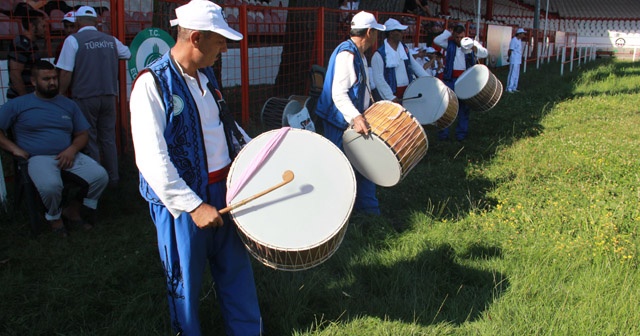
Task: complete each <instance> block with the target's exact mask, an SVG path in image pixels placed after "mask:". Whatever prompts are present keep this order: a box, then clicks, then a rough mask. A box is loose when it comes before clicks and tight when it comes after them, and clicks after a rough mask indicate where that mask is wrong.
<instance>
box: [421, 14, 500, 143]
mask: <svg viewBox="0 0 640 336" xmlns="http://www.w3.org/2000/svg"><path fill="white" fill-rule="evenodd" d="M433 43H435V44H437V45H439V46H440V47H442V48H443V49H444V50H445V55H444V57H445V65H444V72H443V76H442V81H443V82H444V83H445V84H446V85H447V86H448V87H449V88H450V89H451V90H455V82H456V80H457V79H458V77H460V75H462V73H463V72H464V71H465V70H467V69H468V68H470V67H472V66H474V65H475V64H476V63H477V62H478V61H477V59H478V58H486V57H487V56H488V55H489V52H488V51H487V49H486V48H484V47H483V46H482V45H481V44H480V43H479V42H477V41H474V40H472V39H470V38H468V37H466V28H465V27H464V26H462V25H457V26H455V27H454V28H453V32H451V31H449V30H444V31H443V32H442V34H440V35H438V36H436V38H434V39H433ZM458 103H459V105H458V125H457V126H456V139H457V140H458V141H462V140H464V139H465V138H466V137H467V134H468V132H469V111H470V109H469V106H467V104H465V103H463V102H461V101H460V102H458ZM438 139H440V140H442V141H446V140H448V139H449V128H445V129H443V130H441V131H440V132H438Z"/></svg>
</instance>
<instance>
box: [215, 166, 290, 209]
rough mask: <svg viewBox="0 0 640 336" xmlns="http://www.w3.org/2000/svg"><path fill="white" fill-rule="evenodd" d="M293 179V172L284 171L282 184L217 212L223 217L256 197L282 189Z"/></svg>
mask: <svg viewBox="0 0 640 336" xmlns="http://www.w3.org/2000/svg"><path fill="white" fill-rule="evenodd" d="M293 177H294V175H293V172H292V171H290V170H285V171H284V173H282V182H280V183H278V184H276V185H274V186H273V187H271V188H269V189H266V190H263V191H261V192H259V193H257V194H255V195H253V196H250V197H247V198H245V199H243V200H242V201H239V202H237V203H235V204H231V205H229V206H228V207H226V208H224V209H222V210H220V211H218V212H219V213H220V214H221V215H224V214H226V213H227V212H229V211H231V210H233V209H235V208H237V207H240V206H243V205H245V204H247V203H249V202H251V201H253V200H254V199H256V198H258V197H262V196H264V195H266V194H268V193H270V192H272V191H274V190H276V189H278V188H280V187H282V186H283V185H285V184H287V183H289V182H291V181H293Z"/></svg>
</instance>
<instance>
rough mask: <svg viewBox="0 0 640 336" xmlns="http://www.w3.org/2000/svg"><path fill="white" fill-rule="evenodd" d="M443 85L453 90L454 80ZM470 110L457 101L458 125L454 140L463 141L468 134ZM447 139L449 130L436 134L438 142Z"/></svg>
mask: <svg viewBox="0 0 640 336" xmlns="http://www.w3.org/2000/svg"><path fill="white" fill-rule="evenodd" d="M444 83H445V84H446V85H447V86H448V87H449V88H450V89H451V90H454V89H455V80H453V81H444ZM470 110H471V109H470V108H469V106H468V105H467V104H465V103H463V102H461V101H458V117H457V119H458V125H457V126H456V140H464V139H465V138H466V137H467V134H468V133H469V112H470ZM448 138H449V128H448V127H447V128H445V129H442V130H440V131H439V132H438V139H439V140H446V139H448Z"/></svg>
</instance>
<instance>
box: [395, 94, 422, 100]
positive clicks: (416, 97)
mask: <svg viewBox="0 0 640 336" xmlns="http://www.w3.org/2000/svg"><path fill="white" fill-rule="evenodd" d="M418 98H422V93H418V95H417V96H415V97H409V98H402V99H398V101H405V100H411V99H418Z"/></svg>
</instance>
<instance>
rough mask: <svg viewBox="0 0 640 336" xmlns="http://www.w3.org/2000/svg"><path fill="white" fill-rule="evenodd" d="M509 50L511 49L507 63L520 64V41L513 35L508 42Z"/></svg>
mask: <svg viewBox="0 0 640 336" xmlns="http://www.w3.org/2000/svg"><path fill="white" fill-rule="evenodd" d="M509 50H511V56H509V64H522V41H521V40H520V39H519V38H517V37H515V36H514V37H512V38H511V42H509Z"/></svg>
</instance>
